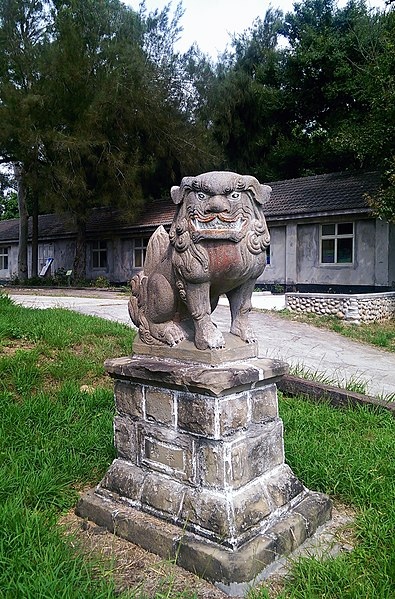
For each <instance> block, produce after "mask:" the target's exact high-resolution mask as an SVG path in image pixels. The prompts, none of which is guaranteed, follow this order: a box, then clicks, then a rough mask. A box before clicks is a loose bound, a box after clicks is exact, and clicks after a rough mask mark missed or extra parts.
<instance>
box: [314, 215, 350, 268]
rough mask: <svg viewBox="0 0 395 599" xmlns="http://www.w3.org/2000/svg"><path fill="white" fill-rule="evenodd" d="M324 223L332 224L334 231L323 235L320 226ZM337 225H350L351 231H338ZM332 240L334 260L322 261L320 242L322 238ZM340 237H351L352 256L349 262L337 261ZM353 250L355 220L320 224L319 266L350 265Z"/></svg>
mask: <svg viewBox="0 0 395 599" xmlns="http://www.w3.org/2000/svg"><path fill="white" fill-rule="evenodd" d="M326 225H334V227H335V232H334V234H333V235H332V234H331V235H324V234H323V233H322V228H323V227H325V226H326ZM339 225H352V233H343V234H342V233H339V232H338V230H339ZM330 239H333V240H334V261H333V262H323V260H322V258H323V256H322V254H323V252H322V242H323V241H324V240H330ZM340 239H352V252H351V254H352V256H351V262H338V241H339V240H340ZM354 252H355V222H353V221H347V222H337V223H322V224H321V225H320V265H321V266H352V265H353V264H354Z"/></svg>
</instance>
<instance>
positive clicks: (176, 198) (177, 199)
mask: <svg viewBox="0 0 395 599" xmlns="http://www.w3.org/2000/svg"><path fill="white" fill-rule="evenodd" d="M170 195H171V199H172V200H173V202H174V203H175V204H181V202H182V198H183V195H184V194H183V193H182V192H181V187H179V186H178V185H173V187H172V188H171V189H170Z"/></svg>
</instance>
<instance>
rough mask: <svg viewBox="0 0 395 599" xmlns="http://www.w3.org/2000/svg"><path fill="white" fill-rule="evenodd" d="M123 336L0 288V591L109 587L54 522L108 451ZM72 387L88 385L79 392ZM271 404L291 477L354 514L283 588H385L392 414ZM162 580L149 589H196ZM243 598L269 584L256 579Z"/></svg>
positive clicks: (110, 591) (353, 594)
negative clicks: (112, 372) (113, 366)
mask: <svg viewBox="0 0 395 599" xmlns="http://www.w3.org/2000/svg"><path fill="white" fill-rule="evenodd" d="M131 343H132V332H131V330H130V329H128V328H127V327H125V326H123V325H120V324H117V323H111V322H108V321H104V320H101V319H98V318H93V317H87V316H83V315H80V314H75V313H72V312H69V311H66V310H59V309H55V310H45V311H44V310H43V311H41V310H29V309H26V308H22V307H20V306H15V305H13V304H12V302H11V301H9V300H8V298H6V297H2V296H0V409H1V419H0V589H1V591H0V596H1V597H4V598H5V599H19V598H22V599H24V598H27V599H30V598H31V599H36V598H40V599H41V598H42V597H43V598H45V599H47V598H48V599H55V598H56V599H58V598H65V599H77V598H78V599H80V598H84V599H86V598H87V599H90V598H92V599H93V598H94V599H100V598H102V597H103V598H104V597H108V598H110V597H111V598H115V597H116V596H118V595H117V594H116V590H115V588H114V583H113V582H112V580H111V576H110V575H109V574H108V567H107V566H108V565H107V566H106V567H105V565H104V564H103V566H102V567H101V566H100V563H98V562H97V561H95V560H93V559H88V558H87V557H86V556H84V555H83V553H82V551H81V552H79V550H78V548H77V549H76V548H75V547H73V545H72V544H71V542H70V539H69V537H68V536H67V537H65V536H64V535H63V534H62V531H61V529H60V527H59V525H58V520H59V516H60V515H61V514H62V513H64V512H66V511H68V510H70V509H72V508H73V507H74V505H75V503H76V501H77V498H78V495H79V492H80V491H81V489H82V488H85V487H86V486H90V485H93V484H96V483H97V482H98V481H99V480H100V478H101V476H102V475H103V474H104V472H105V471H106V469H107V467H108V464H109V463H110V462H111V460H112V459H113V457H114V450H113V446H112V438H113V432H112V420H113V397H112V395H113V393H112V383H111V380H110V379H109V378H108V377H106V376H105V374H104V369H103V361H104V360H105V358H107V357H116V356H120V355H127V354H129V353H130V349H131ZM82 385H89V386H93V387H94V389H95V390H94V392H93V393H86V392H83V391H82V390H81V386H82ZM280 411H281V416H282V418H283V420H284V425H285V450H286V458H287V461H288V463H289V464H290V465H291V467H292V468H293V470H294V472H295V473H296V475H297V476H298V477H299V478H300V479H301V480H302V481H303V482H304V484H305V485H306V486H307V487H308V488H310V489H313V490H317V491H322V492H326V493H329V494H330V495H331V496H332V497H333V498H334V499H338V500H339V501H341V502H343V503H346V504H349V505H350V506H353V507H354V508H355V509H356V510H357V514H358V515H357V519H356V522H355V539H356V544H355V549H354V550H353V551H352V552H351V553H343V554H341V555H339V556H338V557H337V558H335V559H332V560H328V561H324V562H319V561H315V560H313V559H304V560H301V561H299V562H297V563H296V564H295V565H294V567H293V571H292V578H291V580H289V581H288V582H287V583H286V587H285V589H284V591H283V592H282V595H281V597H282V598H292V599H299V598H305V599H314V598H317V599H318V598H325V599H326V598H327V599H337V598H339V599H343V598H344V599H360V598H366V599H367V598H369V599H370V598H373V599H376V598H377V599H387V598H388V599H389V598H391V597H394V596H395V535H394V534H393V531H394V530H395V510H394V505H393V503H394V497H395V461H394V459H393V456H394V454H395V420H394V419H393V418H392V417H391V415H390V414H388V413H387V412H384V411H379V410H372V409H363V408H356V409H349V410H345V409H344V410H339V409H337V410H335V409H333V408H331V407H330V406H328V405H326V404H319V405H316V404H314V403H310V402H308V401H304V400H298V399H287V398H283V399H282V400H281V402H280ZM101 568H102V569H101ZM101 572H102V574H101ZM166 584H167V583H166ZM166 584H165V587H164V589H163V592H158V593H157V594H156V599H159V597H167V598H168V599H170V598H171V599H174V598H175V597H178V598H180V597H184V598H185V599H191V598H192V597H194V596H195V594H194V593H193V591H191V592H187V591H185V593H182V594H180V592H178V593H176V592H174V591H173V590H172V585H171V584H168V585H167V586H166ZM252 596H254V598H258V597H259V598H260V599H263V598H264V597H265V598H266V597H269V594H268V591H267V589H266V588H265V587H264V586H262V588H261V589H258V590H256V591H255V592H254V593H253V595H251V597H252ZM121 597H124V598H126V597H134V598H137V597H141V594H139V592H138V591H135V592H130V593H129V594H128V593H123V594H122V595H121Z"/></svg>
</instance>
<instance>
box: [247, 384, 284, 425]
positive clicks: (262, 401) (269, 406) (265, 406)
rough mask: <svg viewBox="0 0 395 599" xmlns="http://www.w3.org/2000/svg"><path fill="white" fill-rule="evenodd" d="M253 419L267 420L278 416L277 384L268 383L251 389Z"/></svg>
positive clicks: (256, 420)
mask: <svg viewBox="0 0 395 599" xmlns="http://www.w3.org/2000/svg"><path fill="white" fill-rule="evenodd" d="M250 398H251V420H252V421H253V422H265V421H266V420H270V419H272V418H277V417H278V400H277V387H276V385H274V384H272V385H267V386H265V387H261V388H259V389H251V391H250Z"/></svg>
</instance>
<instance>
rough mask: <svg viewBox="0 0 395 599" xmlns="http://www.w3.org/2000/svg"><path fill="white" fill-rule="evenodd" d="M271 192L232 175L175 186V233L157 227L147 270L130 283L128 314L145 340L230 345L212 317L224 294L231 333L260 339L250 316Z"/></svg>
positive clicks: (265, 238)
mask: <svg viewBox="0 0 395 599" xmlns="http://www.w3.org/2000/svg"><path fill="white" fill-rule="evenodd" d="M270 192H271V188H270V187H269V186H268V185H261V184H260V183H259V182H258V181H257V179H255V178H254V177H251V176H248V175H244V176H243V175H238V174H236V173H231V172H225V171H214V172H210V173H204V174H202V175H199V176H197V177H184V178H183V179H182V181H181V185H180V186H179V187H178V186H175V187H172V189H171V197H172V199H173V202H174V203H175V204H176V205H177V210H176V214H175V216H174V219H173V223H172V225H171V228H170V232H169V234H168V233H167V232H166V230H165V229H164V227H162V226H160V227H158V228H157V229H156V231H155V232H154V234H153V235H152V237H151V239H150V241H149V243H148V246H147V255H146V259H145V262H144V269H143V271H141V272H139V273H138V274H137V275H136V276H134V277H133V279H132V281H131V290H132V294H131V297H130V300H129V314H130V317H131V319H132V321H133V322H134V324H135V325H136V326H137V327H138V329H139V334H140V338H141V340H142V341H143V342H145V343H147V344H161V343H163V344H166V345H169V346H174V345H177V344H178V343H180V342H181V341H182V340H183V339H185V338H186V337H188V336H189V335H190V334H191V331H192V332H193V336H194V342H195V345H196V347H197V348H198V349H207V348H210V349H219V348H221V347H224V345H225V341H224V337H223V335H222V333H221V331H220V330H219V329H218V328H217V327H216V326H215V324H214V323H213V322H212V320H211V313H212V311H213V310H214V309H215V307H216V306H217V303H218V299H219V297H220V295H222V294H226V296H227V297H228V299H229V305H230V311H231V327H230V332H231V333H233V334H234V335H237V336H238V337H240V338H241V339H242V340H243V341H245V342H246V343H255V342H256V337H255V335H254V332H253V330H252V328H251V327H250V325H249V322H248V314H249V312H250V310H251V295H252V292H253V289H254V286H255V282H256V279H257V278H258V277H259V276H260V275H261V274H262V272H263V270H264V268H265V265H266V247H267V246H268V245H269V242H270V237H269V232H268V228H267V225H266V220H265V217H264V214H263V204H264V202H265V201H266V200H267V199H268V198H269V196H270Z"/></svg>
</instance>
